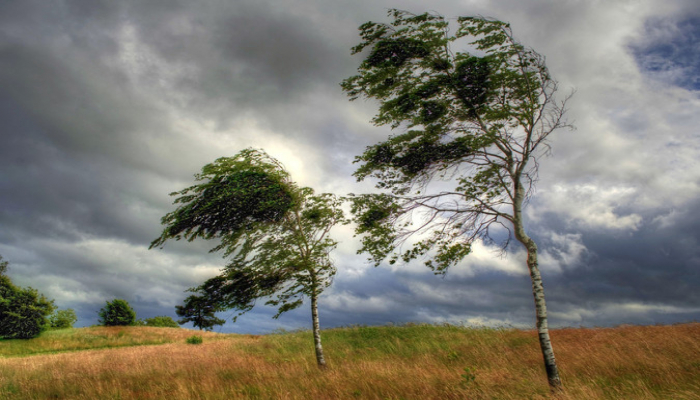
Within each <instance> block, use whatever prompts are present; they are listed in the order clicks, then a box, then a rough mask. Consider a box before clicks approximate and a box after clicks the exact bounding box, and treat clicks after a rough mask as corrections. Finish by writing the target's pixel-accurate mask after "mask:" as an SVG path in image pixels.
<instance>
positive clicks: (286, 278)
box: [151, 149, 347, 327]
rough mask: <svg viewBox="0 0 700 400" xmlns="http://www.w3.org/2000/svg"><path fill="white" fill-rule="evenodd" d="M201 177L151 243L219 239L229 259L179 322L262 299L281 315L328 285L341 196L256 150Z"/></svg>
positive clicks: (180, 311)
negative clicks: (307, 182)
mask: <svg viewBox="0 0 700 400" xmlns="http://www.w3.org/2000/svg"><path fill="white" fill-rule="evenodd" d="M196 177H197V180H198V181H202V183H200V184H197V185H194V186H191V187H189V188H187V189H185V190H183V191H181V192H176V193H173V195H180V197H178V198H177V199H176V200H175V203H176V204H180V206H179V207H178V209H177V210H175V211H174V212H172V213H169V214H167V215H166V216H165V217H164V218H163V219H162V222H163V224H165V225H166V228H165V229H164V231H163V234H162V235H161V237H160V238H158V239H156V240H155V241H153V243H152V244H151V247H154V246H158V245H162V244H163V243H164V242H165V241H166V240H167V239H171V238H175V239H180V238H182V237H185V238H187V239H188V240H194V239H195V238H198V237H201V238H204V239H211V238H218V239H220V244H219V245H217V246H215V247H214V248H213V249H212V251H217V250H224V256H225V257H228V258H229V262H228V264H227V265H226V267H225V268H224V270H223V272H222V274H221V275H220V276H217V277H215V278H212V279H210V280H208V281H206V282H205V283H204V284H202V285H201V286H199V287H197V288H194V289H192V291H194V292H196V293H198V295H195V296H193V297H190V298H188V299H187V300H186V304H185V306H183V307H182V308H178V315H180V316H183V317H184V318H185V319H183V320H181V322H182V321H186V322H187V321H193V322H195V323H197V324H200V323H201V324H207V322H206V319H207V318H209V319H211V318H212V317H213V314H214V312H216V311H221V310H223V309H237V310H239V312H240V313H239V314H238V315H240V314H242V313H244V312H246V311H248V310H250V309H252V308H253V306H254V305H255V302H256V300H257V299H259V298H263V297H266V298H269V300H268V301H267V302H266V304H269V305H273V306H277V307H278V313H277V315H276V316H275V317H278V316H279V315H280V314H282V313H284V312H286V311H289V310H292V309H295V308H297V307H299V306H300V305H301V304H302V301H303V297H304V296H311V295H317V294H319V293H320V292H321V291H322V290H323V288H325V287H326V286H327V285H329V284H330V282H331V279H332V276H333V275H334V274H335V268H334V267H333V265H332V262H331V260H330V257H329V252H330V251H331V250H332V249H333V248H335V246H336V245H337V242H335V241H334V240H332V239H331V238H330V237H329V232H330V230H331V228H332V227H333V226H334V225H336V224H337V223H341V222H342V223H346V222H347V221H346V220H345V218H344V216H343V211H342V209H341V204H342V199H341V198H339V197H337V196H335V195H332V194H328V193H324V194H319V195H317V194H315V193H314V191H313V189H311V188H307V187H298V186H297V185H296V184H295V183H293V182H292V181H291V180H290V178H289V174H288V173H287V171H286V170H285V169H284V167H283V166H282V165H281V164H280V163H279V161H277V160H276V159H274V158H272V157H270V156H269V155H268V154H267V153H265V152H264V151H262V150H256V149H246V150H243V151H241V152H239V153H238V154H237V155H236V156H234V157H230V158H220V159H218V160H216V161H215V162H214V163H213V164H208V165H206V166H204V168H203V169H202V173H201V174H198V175H196ZM205 310H206V311H205ZM203 313H204V314H206V315H207V317H204V318H203V315H204V314H203ZM192 318H195V319H192ZM234 320H235V318H234ZM201 324H200V325H198V326H201V327H203V326H204V325H201Z"/></svg>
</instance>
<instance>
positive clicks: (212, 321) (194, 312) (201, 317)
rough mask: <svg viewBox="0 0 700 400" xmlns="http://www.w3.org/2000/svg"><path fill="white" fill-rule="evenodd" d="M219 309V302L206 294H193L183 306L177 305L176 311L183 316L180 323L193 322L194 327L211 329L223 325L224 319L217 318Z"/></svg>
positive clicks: (179, 315)
mask: <svg viewBox="0 0 700 400" xmlns="http://www.w3.org/2000/svg"><path fill="white" fill-rule="evenodd" d="M217 311H219V305H218V303H216V302H214V301H212V299H211V298H210V297H208V296H205V295H200V296H196V295H192V296H188V297H187V298H186V299H185V302H184V304H183V305H181V306H175V313H176V314H177V316H178V317H182V318H181V319H179V320H178V321H177V323H178V324H180V325H182V324H186V323H188V322H192V325H194V327H196V328H199V330H200V331H201V330H202V329H204V330H207V331H210V330H212V329H213V328H214V326H216V325H223V324H224V322H226V321H224V320H223V319H221V318H217V316H216V312H217Z"/></svg>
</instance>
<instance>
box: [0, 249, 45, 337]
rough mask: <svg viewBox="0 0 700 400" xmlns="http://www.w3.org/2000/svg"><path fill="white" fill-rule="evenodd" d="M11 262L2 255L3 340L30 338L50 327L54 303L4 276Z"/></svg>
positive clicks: (0, 308) (0, 323)
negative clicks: (49, 319) (49, 318)
mask: <svg viewBox="0 0 700 400" xmlns="http://www.w3.org/2000/svg"><path fill="white" fill-rule="evenodd" d="M7 267H8V262H7V261H3V259H2V256H0V316H1V317H0V338H4V339H30V338H33V337H36V336H38V335H39V334H40V333H41V332H43V331H44V330H46V329H47V328H48V326H49V322H48V321H47V318H46V317H47V316H48V315H49V314H51V313H52V312H53V310H54V309H55V306H54V303H53V300H49V299H48V298H46V297H45V296H44V295H43V294H40V293H39V292H38V291H37V290H36V289H33V288H31V287H28V288H22V287H19V286H16V285H15V284H14V283H12V280H11V279H10V278H9V277H8V276H7V275H5V273H6V272H7Z"/></svg>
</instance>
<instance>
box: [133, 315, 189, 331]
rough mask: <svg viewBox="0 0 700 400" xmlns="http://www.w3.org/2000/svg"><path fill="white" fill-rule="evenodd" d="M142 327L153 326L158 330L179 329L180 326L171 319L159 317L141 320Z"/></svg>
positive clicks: (163, 316)
mask: <svg viewBox="0 0 700 400" xmlns="http://www.w3.org/2000/svg"><path fill="white" fill-rule="evenodd" d="M141 322H142V323H143V325H144V326H153V327H158V328H179V327H180V325H178V324H177V322H175V321H174V320H173V318H172V317H168V316H166V315H159V316H157V317H153V318H146V319H143V320H141Z"/></svg>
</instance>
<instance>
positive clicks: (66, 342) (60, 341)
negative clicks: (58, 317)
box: [0, 326, 225, 357]
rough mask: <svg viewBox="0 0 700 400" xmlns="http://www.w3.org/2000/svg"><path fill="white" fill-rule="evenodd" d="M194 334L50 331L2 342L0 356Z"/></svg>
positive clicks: (151, 330) (167, 330)
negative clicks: (34, 336) (31, 337)
mask: <svg viewBox="0 0 700 400" xmlns="http://www.w3.org/2000/svg"><path fill="white" fill-rule="evenodd" d="M191 335H192V331H191V330H189V329H175V328H153V327H136V326H110V327H106V326H99V327H91V328H70V329H59V330H49V331H47V332H44V333H42V334H41V336H39V337H38V338H36V339H31V340H22V339H13V340H2V341H0V356H3V357H17V356H27V355H33V354H45V353H58V352H64V351H76V350H87V349H100V348H114V347H125V346H140V345H154V344H165V343H174V342H177V341H180V340H185V338H186V337H188V336H191ZM204 335H205V336H207V337H209V338H210V340H211V339H217V340H219V339H223V338H224V337H225V335H219V334H216V333H210V332H204Z"/></svg>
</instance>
